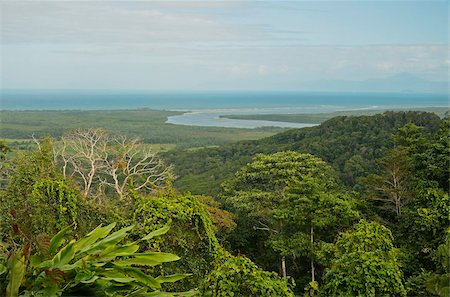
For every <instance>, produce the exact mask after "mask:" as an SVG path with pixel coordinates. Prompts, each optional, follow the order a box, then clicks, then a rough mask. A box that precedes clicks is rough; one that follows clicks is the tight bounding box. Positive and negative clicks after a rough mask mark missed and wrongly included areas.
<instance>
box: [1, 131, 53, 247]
mask: <svg viewBox="0 0 450 297" xmlns="http://www.w3.org/2000/svg"><path fill="white" fill-rule="evenodd" d="M52 148H53V147H52V142H51V140H50V139H45V140H44V141H43V142H42V143H41V145H40V146H39V147H38V148H36V149H35V150H33V151H30V152H24V153H19V154H17V156H16V157H15V159H14V160H13V161H12V163H13V167H14V170H13V171H12V173H10V174H9V175H8V186H7V188H6V190H5V191H4V192H2V193H1V195H0V236H1V238H5V237H7V236H9V230H10V229H11V220H12V219H13V217H12V216H11V212H13V213H14V217H16V218H17V219H18V220H19V221H20V223H21V224H22V225H23V226H24V227H23V230H24V231H25V232H26V233H27V234H30V233H32V230H33V229H34V222H33V221H32V220H31V216H32V214H33V213H34V211H35V209H34V208H35V207H36V205H34V204H33V203H32V201H33V195H32V193H33V190H34V184H35V183H36V182H40V181H43V180H45V179H55V178H57V173H56V168H55V166H54V164H53V151H52ZM50 213H51V212H50ZM41 219H45V218H41ZM40 232H43V230H41V231H40Z"/></svg>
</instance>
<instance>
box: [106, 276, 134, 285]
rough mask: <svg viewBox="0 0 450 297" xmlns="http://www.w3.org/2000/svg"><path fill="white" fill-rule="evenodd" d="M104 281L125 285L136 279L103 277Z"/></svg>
mask: <svg viewBox="0 0 450 297" xmlns="http://www.w3.org/2000/svg"><path fill="white" fill-rule="evenodd" d="M102 279H104V280H107V281H115V282H118V283H124V284H126V283H131V282H134V281H135V279H134V278H132V277H103V278H102Z"/></svg>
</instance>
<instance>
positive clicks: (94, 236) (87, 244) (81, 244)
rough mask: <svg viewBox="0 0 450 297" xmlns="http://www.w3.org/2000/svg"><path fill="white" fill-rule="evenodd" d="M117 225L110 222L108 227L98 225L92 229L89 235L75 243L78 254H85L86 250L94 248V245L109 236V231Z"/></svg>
mask: <svg viewBox="0 0 450 297" xmlns="http://www.w3.org/2000/svg"><path fill="white" fill-rule="evenodd" d="M115 226H116V223H112V224H109V225H108V226H106V227H101V225H100V226H98V227H97V228H95V229H94V230H92V231H91V232H90V233H89V234H88V235H86V236H85V237H83V238H82V239H80V240H79V241H77V242H76V244H75V252H76V253H77V254H83V253H84V252H85V251H87V250H89V249H91V248H92V245H93V244H94V243H95V242H97V240H99V239H101V238H105V237H106V236H108V234H109V232H111V230H112V229H113V228H114V227H115Z"/></svg>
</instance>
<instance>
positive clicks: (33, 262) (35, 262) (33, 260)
mask: <svg viewBox="0 0 450 297" xmlns="http://www.w3.org/2000/svg"><path fill="white" fill-rule="evenodd" d="M41 263H42V259H41V257H40V256H38V255H32V256H31V257H30V266H31V267H38V266H39V265H40V264H41Z"/></svg>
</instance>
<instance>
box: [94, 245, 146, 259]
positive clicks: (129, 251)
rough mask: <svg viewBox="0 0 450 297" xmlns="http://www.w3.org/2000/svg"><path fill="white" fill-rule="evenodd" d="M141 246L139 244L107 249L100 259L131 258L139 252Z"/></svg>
mask: <svg viewBox="0 0 450 297" xmlns="http://www.w3.org/2000/svg"><path fill="white" fill-rule="evenodd" d="M138 249H139V246H138V245H137V244H133V245H128V246H116V245H115V246H111V247H110V248H106V249H105V250H104V251H103V252H101V253H100V257H103V256H106V257H119V256H131V255H133V254H134V253H135V252H136V251H137V250H138Z"/></svg>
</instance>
